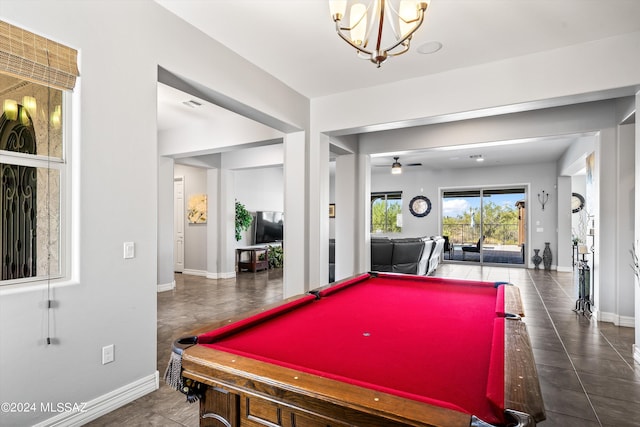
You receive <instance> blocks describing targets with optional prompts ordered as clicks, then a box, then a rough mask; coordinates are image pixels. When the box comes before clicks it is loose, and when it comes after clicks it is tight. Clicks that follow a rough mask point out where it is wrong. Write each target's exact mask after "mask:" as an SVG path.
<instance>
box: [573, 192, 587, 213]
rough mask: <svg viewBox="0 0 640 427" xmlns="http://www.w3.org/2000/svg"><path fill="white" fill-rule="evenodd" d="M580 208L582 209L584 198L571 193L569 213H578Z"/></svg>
mask: <svg viewBox="0 0 640 427" xmlns="http://www.w3.org/2000/svg"><path fill="white" fill-rule="evenodd" d="M582 208H584V197H582V195H581V194H578V193H571V212H573V213H577V212H580V211H581V210H582Z"/></svg>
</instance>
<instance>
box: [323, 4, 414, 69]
mask: <svg viewBox="0 0 640 427" xmlns="http://www.w3.org/2000/svg"><path fill="white" fill-rule="evenodd" d="M394 3H395V4H394ZM347 6H349V7H347ZM329 9H330V12H331V17H332V18H333V21H334V22H335V24H336V32H337V33H338V35H339V36H340V37H341V38H342V39H343V40H344V41H346V42H347V43H349V44H350V45H351V46H353V47H354V48H355V49H356V52H357V54H358V56H359V57H361V58H364V59H369V60H370V61H371V62H373V63H374V64H376V65H377V66H378V68H380V65H381V64H382V63H383V62H384V61H386V60H387V58H388V57H390V56H398V55H402V54H403V53H405V52H407V51H408V50H409V43H410V42H411V36H413V33H415V32H416V30H417V29H418V28H420V25H422V22H423V21H424V14H425V11H426V10H427V2H426V1H416V0H400V1H395V2H393V1H392V0H370V1H369V3H368V4H365V0H355V1H351V0H329ZM343 21H345V23H343ZM347 23H348V25H347ZM387 26H388V28H390V30H387V31H386V33H385V37H383V34H382V32H383V29H386V28H387ZM372 33H373V34H372ZM383 43H385V44H386V45H383Z"/></svg>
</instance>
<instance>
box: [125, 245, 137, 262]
mask: <svg viewBox="0 0 640 427" xmlns="http://www.w3.org/2000/svg"><path fill="white" fill-rule="evenodd" d="M135 256H136V245H135V243H133V242H124V259H129V258H133V257H135Z"/></svg>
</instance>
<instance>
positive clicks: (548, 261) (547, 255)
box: [542, 242, 553, 271]
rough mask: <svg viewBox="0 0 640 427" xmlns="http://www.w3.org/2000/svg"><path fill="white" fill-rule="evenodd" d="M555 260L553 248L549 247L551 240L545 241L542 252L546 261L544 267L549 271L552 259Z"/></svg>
mask: <svg viewBox="0 0 640 427" xmlns="http://www.w3.org/2000/svg"><path fill="white" fill-rule="evenodd" d="M552 260H553V255H551V248H550V247H549V242H545V243H544V251H543V252H542V262H543V263H544V269H545V270H547V271H550V270H551V261H552Z"/></svg>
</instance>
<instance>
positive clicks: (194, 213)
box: [187, 194, 207, 224]
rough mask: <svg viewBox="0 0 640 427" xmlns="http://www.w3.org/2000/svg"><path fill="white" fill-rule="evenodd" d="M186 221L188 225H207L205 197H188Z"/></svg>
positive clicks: (198, 195)
mask: <svg viewBox="0 0 640 427" xmlns="http://www.w3.org/2000/svg"><path fill="white" fill-rule="evenodd" d="M187 219H188V221H189V223H190V224H206V223H207V195H206V194H194V195H192V196H191V197H189V206H188V208H187Z"/></svg>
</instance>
